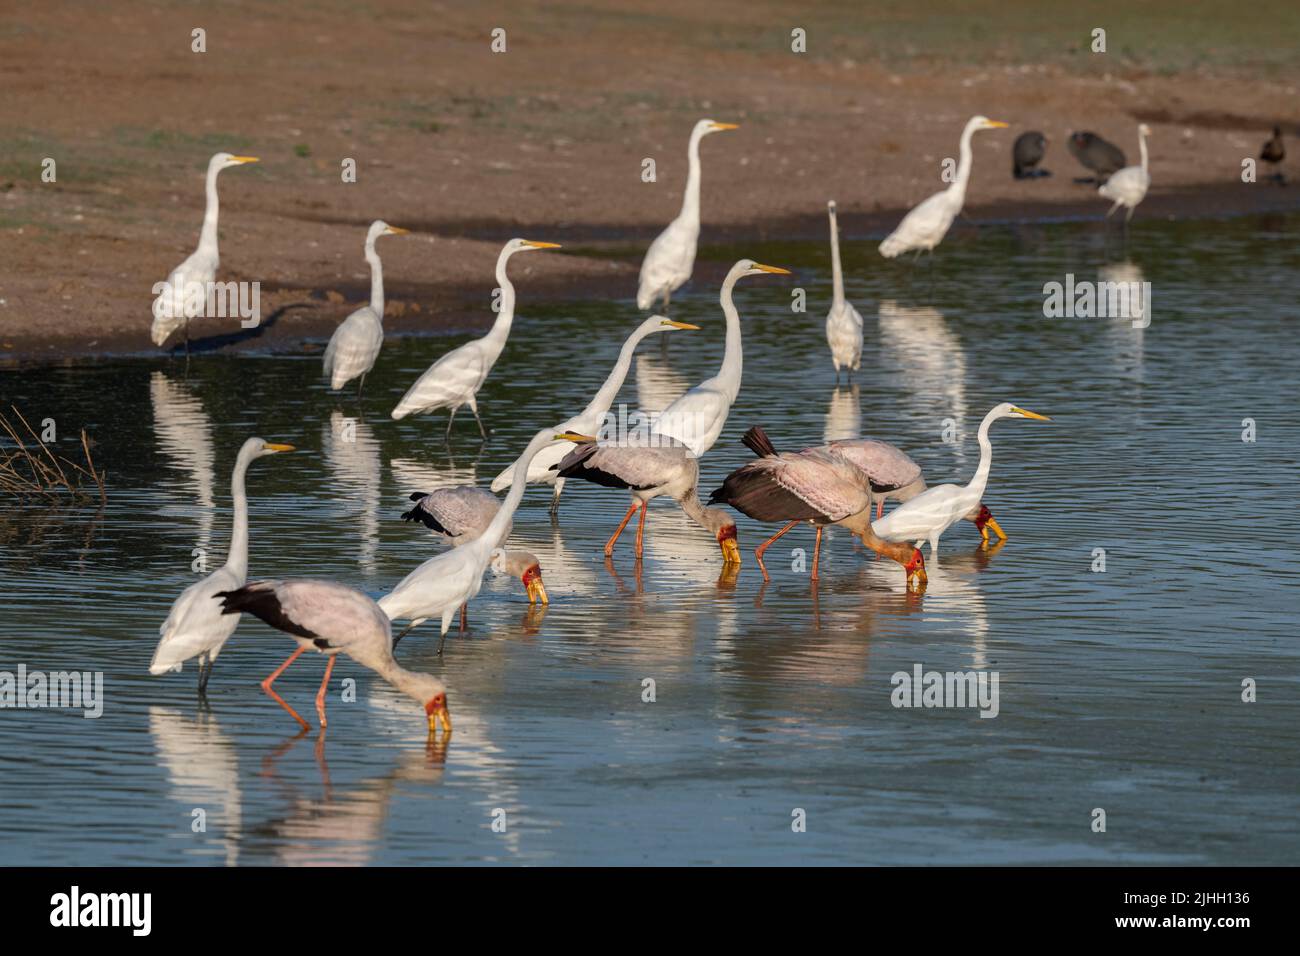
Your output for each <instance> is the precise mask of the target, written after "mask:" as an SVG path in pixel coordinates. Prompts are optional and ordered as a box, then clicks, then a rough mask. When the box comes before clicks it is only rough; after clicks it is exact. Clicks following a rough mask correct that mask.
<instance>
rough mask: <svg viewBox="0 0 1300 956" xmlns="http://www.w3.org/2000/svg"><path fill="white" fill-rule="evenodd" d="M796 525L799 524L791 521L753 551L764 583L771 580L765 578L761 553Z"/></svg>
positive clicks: (765, 572)
mask: <svg viewBox="0 0 1300 956" xmlns="http://www.w3.org/2000/svg"><path fill="white" fill-rule="evenodd" d="M798 523H799V522H798V521H791V522H790V523H789V524H788V525H786V526H785V527H784V528H782V529H781V530H780V531H778V532H777V533H776V534H774V535H772V537H770V538H768V539H767V540H766V541H764V542H763V543H762V544H760V545H759V546H758V547H757V548H755V549H754V557H756V558H757V559H758V569H759V570H760V571H762V572H763V580H764V581H770V580H771V578H769V577H768V576H767V565H765V564H764V563H763V552H764V551H766V550H767V549H768V548H769V547H771V546H772V542H773V541H775V540H776V539H777V538H779V537H781V535H783V534H785V533H786V532H787V531H789V530H790V529H791V528H793V527H794V526H795V525H797V524H798Z"/></svg>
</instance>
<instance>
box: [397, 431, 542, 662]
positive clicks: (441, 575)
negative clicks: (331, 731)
mask: <svg viewBox="0 0 1300 956" xmlns="http://www.w3.org/2000/svg"><path fill="white" fill-rule="evenodd" d="M554 440H555V432H554V430H552V429H549V428H548V429H543V430H542V431H540V432H538V433H537V434H536V435H534V436H533V440H532V441H530V442H529V443H528V447H527V448H525V449H524V453H523V454H522V455H520V456H519V460H518V462H517V463H516V464H515V479H514V482H513V483H512V485H511V487H510V494H508V495H507V496H506V499H505V501H503V502H502V503H501V507H500V508H499V509H498V510H497V513H496V515H495V516H494V517H493V518H492V521H491V523H490V524H489V525H488V526H487V528H486V529H484V531H483V533H482V534H481V535H479V537H477V538H476V539H475V540H473V541H471V542H469V543H468V544H465V545H462V546H461V547H459V548H455V549H453V550H451V551H447V552H445V553H443V554H439V555H435V556H434V557H432V558H430V559H429V560H427V561H425V562H424V563H423V564H421V565H420V566H419V567H418V568H416V569H415V570H414V571H412V572H411V573H410V574H408V575H407V576H406V577H404V578H403V579H402V580H401V581H400V582H399V583H398V585H397V587H395V588H393V590H392V591H390V592H389V593H388V594H385V595H384V596H383V597H382V598H380V599H379V606H380V608H382V609H383V612H384V613H385V614H387V615H388V618H389V620H391V621H399V620H409V621H410V622H411V623H410V625H409V626H408V627H407V628H406V631H409V630H411V628H415V627H419V626H420V625H421V624H423V623H424V622H425V621H427V620H428V619H429V618H432V617H441V618H442V636H443V638H444V639H445V638H446V636H447V630H448V628H450V627H451V619H452V617H453V616H454V615H455V613H456V611H457V610H459V608H460V607H461V605H463V604H465V603H467V602H468V601H469V600H471V599H472V598H473V597H474V596H475V595H477V594H478V592H479V589H480V588H482V586H483V572H484V571H486V570H487V569H488V566H489V564H490V563H491V562H492V559H493V553H494V552H495V551H496V550H498V549H499V548H500V547H501V545H502V543H503V542H504V541H505V536H506V532H507V531H508V529H509V527H510V523H511V522H512V521H513V520H514V515H515V509H516V508H518V507H519V502H520V500H521V499H522V498H523V496H524V488H525V487H526V486H527V483H528V482H527V477H528V466H529V464H530V463H531V462H532V459H533V456H534V455H536V454H537V453H538V452H539V451H540V450H541V449H542V448H543V447H545V446H546V445H547V444H548V443H549V442H551V441H554ZM406 631H403V632H402V633H403V634H405V633H406ZM398 637H399V638H400V637H401V635H400V634H399V635H398ZM439 649H441V645H439Z"/></svg>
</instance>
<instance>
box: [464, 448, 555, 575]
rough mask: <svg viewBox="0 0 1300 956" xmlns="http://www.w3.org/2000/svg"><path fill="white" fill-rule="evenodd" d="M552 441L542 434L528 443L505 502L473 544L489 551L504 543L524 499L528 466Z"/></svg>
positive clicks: (517, 462) (520, 457)
mask: <svg viewBox="0 0 1300 956" xmlns="http://www.w3.org/2000/svg"><path fill="white" fill-rule="evenodd" d="M553 439H554V435H553V433H550V432H543V433H541V434H539V435H537V436H536V437H534V438H533V440H532V441H530V442H529V443H528V447H527V448H525V449H524V453H523V454H522V455H520V456H519V460H518V461H516V462H515V473H514V475H513V476H511V477H512V481H511V484H510V493H509V494H508V495H506V499H505V501H503V502H501V507H500V508H498V509H497V513H496V514H495V515H494V516H493V517H492V523H491V524H489V525H488V526H487V530H485V531H484V532H483V534H482V535H481V536H480V537H479V539H478V541H475V542H474V544H478V543H479V541H481V542H484V543H485V544H486V546H487V547H488V548H489V549H491V548H499V547H501V545H502V544H503V543H504V536H505V532H506V528H507V527H509V525H510V522H511V520H512V519H513V518H514V516H515V509H516V508H518V507H519V502H520V501H521V500H522V499H523V497H524V486H525V485H527V484H528V466H529V465H531V464H532V463H533V457H534V456H535V455H536V454H537V452H538V451H540V450H541V448H542V447H543V446H544V445H547V444H549V443H550V442H551V441H552V440H553Z"/></svg>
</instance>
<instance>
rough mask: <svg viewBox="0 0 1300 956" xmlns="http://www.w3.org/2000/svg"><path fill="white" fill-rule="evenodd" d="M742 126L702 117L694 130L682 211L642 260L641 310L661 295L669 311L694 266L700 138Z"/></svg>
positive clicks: (649, 306)
mask: <svg viewBox="0 0 1300 956" xmlns="http://www.w3.org/2000/svg"><path fill="white" fill-rule="evenodd" d="M739 128H740V127H738V126H737V125H736V124H735V123H715V122H714V121H713V120H708V119H703V120H700V121H699V122H698V123H696V124H695V128H694V129H693V130H691V142H690V146H689V147H688V148H687V151H686V155H687V160H688V163H689V171H688V173H687V176H686V192H685V194H684V195H683V196H682V211H681V212H679V213H678V214H677V218H676V219H674V220H673V221H672V222H670V223H669V224H668V228H666V229H665V230H664V231H663V232H661V233H659V235H658V237H656V239H655V241H654V242H652V243H650V248H649V249H647V250H646V254H645V259H644V260H643V261H642V262H641V278H640V281H639V282H638V284H637V292H636V306H637V308H638V309H640V310H641V311H643V312H644V311H645V310H646V309H650V308H653V307H654V304H655V302H656V300H658V299H659V298H660V297H662V298H663V300H664V311H665V312H667V311H668V300H669V299H670V298H671V297H672V294H673V293H674V292H676V291H677V290H678V289H680V288H681V287H682V286H683V285H684V284H685V283H686V282H687V281H688V280H689V279H690V277H691V272H693V271H694V269H695V247H696V245H697V244H698V243H699V241H700V140H702V139H704V137H706V136H708V135H710V134H712V133H721V132H722V131H723V130H728V129H739Z"/></svg>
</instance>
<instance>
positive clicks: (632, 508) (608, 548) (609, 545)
mask: <svg viewBox="0 0 1300 956" xmlns="http://www.w3.org/2000/svg"><path fill="white" fill-rule="evenodd" d="M636 504H637V503H636V502H635V501H634V502H632V503H631V504H630V505H628V508H627V514H625V515H623V520H622V521H620V522H619V524H618V527H617V528H615V529H614V534H613V535H612V536H611V537H610V539H609V540H608V541H606V542H605V557H607V558H608V557H609V556H610V555H612V554H613V553H614V545H615V544H617V543H618V536H619V535H620V534H622V533H623V529H624V528H626V527H627V523H628V522H629V521H631V520H632V515H633V514H634V513H635V512H636Z"/></svg>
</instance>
